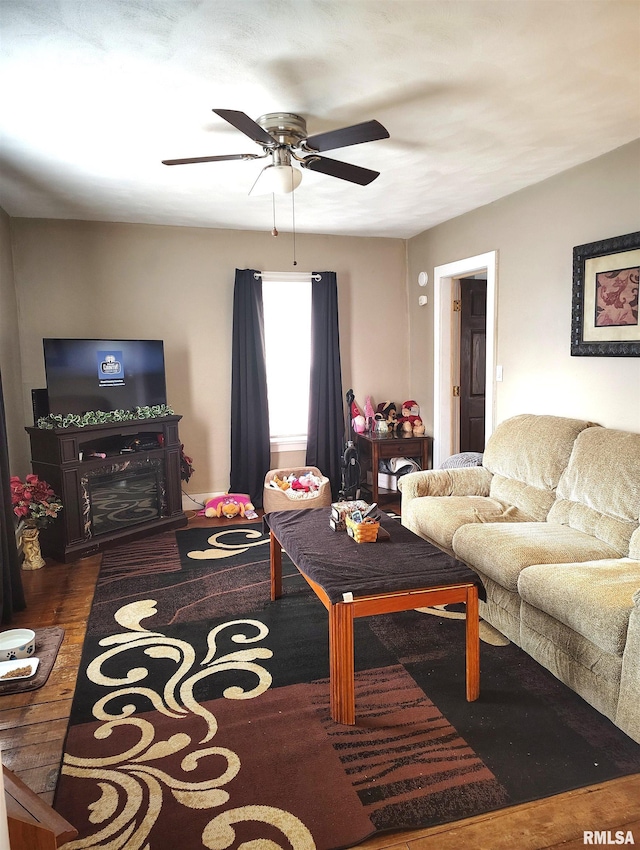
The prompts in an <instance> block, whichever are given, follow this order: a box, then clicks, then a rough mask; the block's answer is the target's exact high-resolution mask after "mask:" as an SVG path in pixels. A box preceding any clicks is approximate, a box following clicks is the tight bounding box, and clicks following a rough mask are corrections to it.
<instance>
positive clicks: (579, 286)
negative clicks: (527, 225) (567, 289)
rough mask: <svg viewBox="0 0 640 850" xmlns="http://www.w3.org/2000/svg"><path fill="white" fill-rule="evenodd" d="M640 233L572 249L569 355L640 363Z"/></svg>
mask: <svg viewBox="0 0 640 850" xmlns="http://www.w3.org/2000/svg"><path fill="white" fill-rule="evenodd" d="M639 277H640V232H636V233H627V234H626V235H625V236H615V237H614V238H612V239H602V240H601V241H600V242H590V243H589V244H587V245H578V246H577V247H575V248H574V249H573V300H572V309H571V354H572V355H573V356H585V355H586V356H592V357H640V323H639V322H638V279H639Z"/></svg>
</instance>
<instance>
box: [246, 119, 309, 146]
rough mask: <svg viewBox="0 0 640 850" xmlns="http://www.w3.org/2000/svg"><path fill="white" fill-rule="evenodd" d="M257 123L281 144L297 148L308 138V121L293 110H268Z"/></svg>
mask: <svg viewBox="0 0 640 850" xmlns="http://www.w3.org/2000/svg"><path fill="white" fill-rule="evenodd" d="M256 123H257V124H259V125H260V126H261V127H262V128H263V129H264V130H266V131H267V133H269V135H270V136H273V138H274V139H275V141H276V142H277V143H278V144H279V145H291V146H292V147H294V148H295V147H297V146H298V145H299V144H300V142H301V141H302V140H303V139H306V138H307V122H306V121H305V120H304V118H303V117H302V116H301V115H294V114H293V113H292V112H268V113H267V114H266V115H261V116H260V118H258V120H257V122H256Z"/></svg>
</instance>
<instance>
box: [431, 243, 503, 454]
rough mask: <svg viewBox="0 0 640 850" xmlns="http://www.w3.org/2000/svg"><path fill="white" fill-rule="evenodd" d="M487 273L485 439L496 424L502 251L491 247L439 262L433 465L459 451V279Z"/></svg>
mask: <svg viewBox="0 0 640 850" xmlns="http://www.w3.org/2000/svg"><path fill="white" fill-rule="evenodd" d="M478 273H482V274H486V276H487V349H486V392H485V443H486V441H487V440H488V439H489V437H490V436H491V434H492V433H493V430H494V428H495V415H496V411H495V407H496V347H497V339H496V324H497V308H498V298H497V295H498V252H497V251H488V252H487V253H486V254H477V255H476V256H475V257H467V258H466V259H464V260H456V261H454V262H453V263H445V264H444V265H442V266H436V267H435V269H434V275H433V345H434V351H433V372H434V374H433V468H434V469H438V468H439V467H440V465H441V464H442V462H443V461H444V460H446V458H448V457H450V456H451V455H452V454H454V452H455V451H456V449H455V445H456V442H457V439H456V438H457V436H458V435H457V434H456V427H458V428H459V425H457V426H456V425H455V422H456V421H457V418H456V417H455V416H454V403H453V392H452V387H453V385H454V383H455V380H454V379H455V376H454V374H453V368H454V363H455V362H456V357H457V355H455V352H456V350H457V347H459V345H460V341H459V331H458V329H457V324H456V323H455V322H454V319H453V300H454V294H455V291H456V285H457V280H459V279H460V278H461V277H468V276H469V275H472V274H478Z"/></svg>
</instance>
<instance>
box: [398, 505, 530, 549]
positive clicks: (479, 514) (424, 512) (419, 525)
mask: <svg viewBox="0 0 640 850" xmlns="http://www.w3.org/2000/svg"><path fill="white" fill-rule="evenodd" d="M530 519H532V517H530V516H527V515H526V514H523V513H522V512H521V511H519V510H518V509H517V508H511V507H505V506H504V505H503V504H501V503H500V502H498V501H496V500H495V499H490V498H488V497H484V496H422V497H421V498H419V499H413V501H411V502H409V503H408V504H403V506H402V524H403V525H404V526H406V527H407V528H408V529H410V530H411V531H413V533H414V534H417V535H418V536H419V537H426V538H427V539H429V540H432V541H433V542H434V543H435V544H436V545H437V546H440V547H441V548H442V549H446V550H447V551H452V549H453V535H454V534H455V533H456V531H457V530H458V529H459V528H460V526H461V525H465V524H466V523H469V522H522V521H525V520H530Z"/></svg>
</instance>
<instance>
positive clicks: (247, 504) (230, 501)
mask: <svg viewBox="0 0 640 850" xmlns="http://www.w3.org/2000/svg"><path fill="white" fill-rule="evenodd" d="M198 516H206V517H214V516H215V517H223V516H224V517H226V518H227V519H233V518H234V517H236V516H241V517H244V518H245V519H255V518H256V517H257V516H258V514H257V513H256V511H255V508H254V507H253V505H252V504H251V499H250V498H249V496H248V495H247V494H246V493H225V494H223V495H222V496H214V498H213V499H209V501H208V502H207V504H206V505H205V507H204V509H203V510H201V511H199V513H198Z"/></svg>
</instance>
